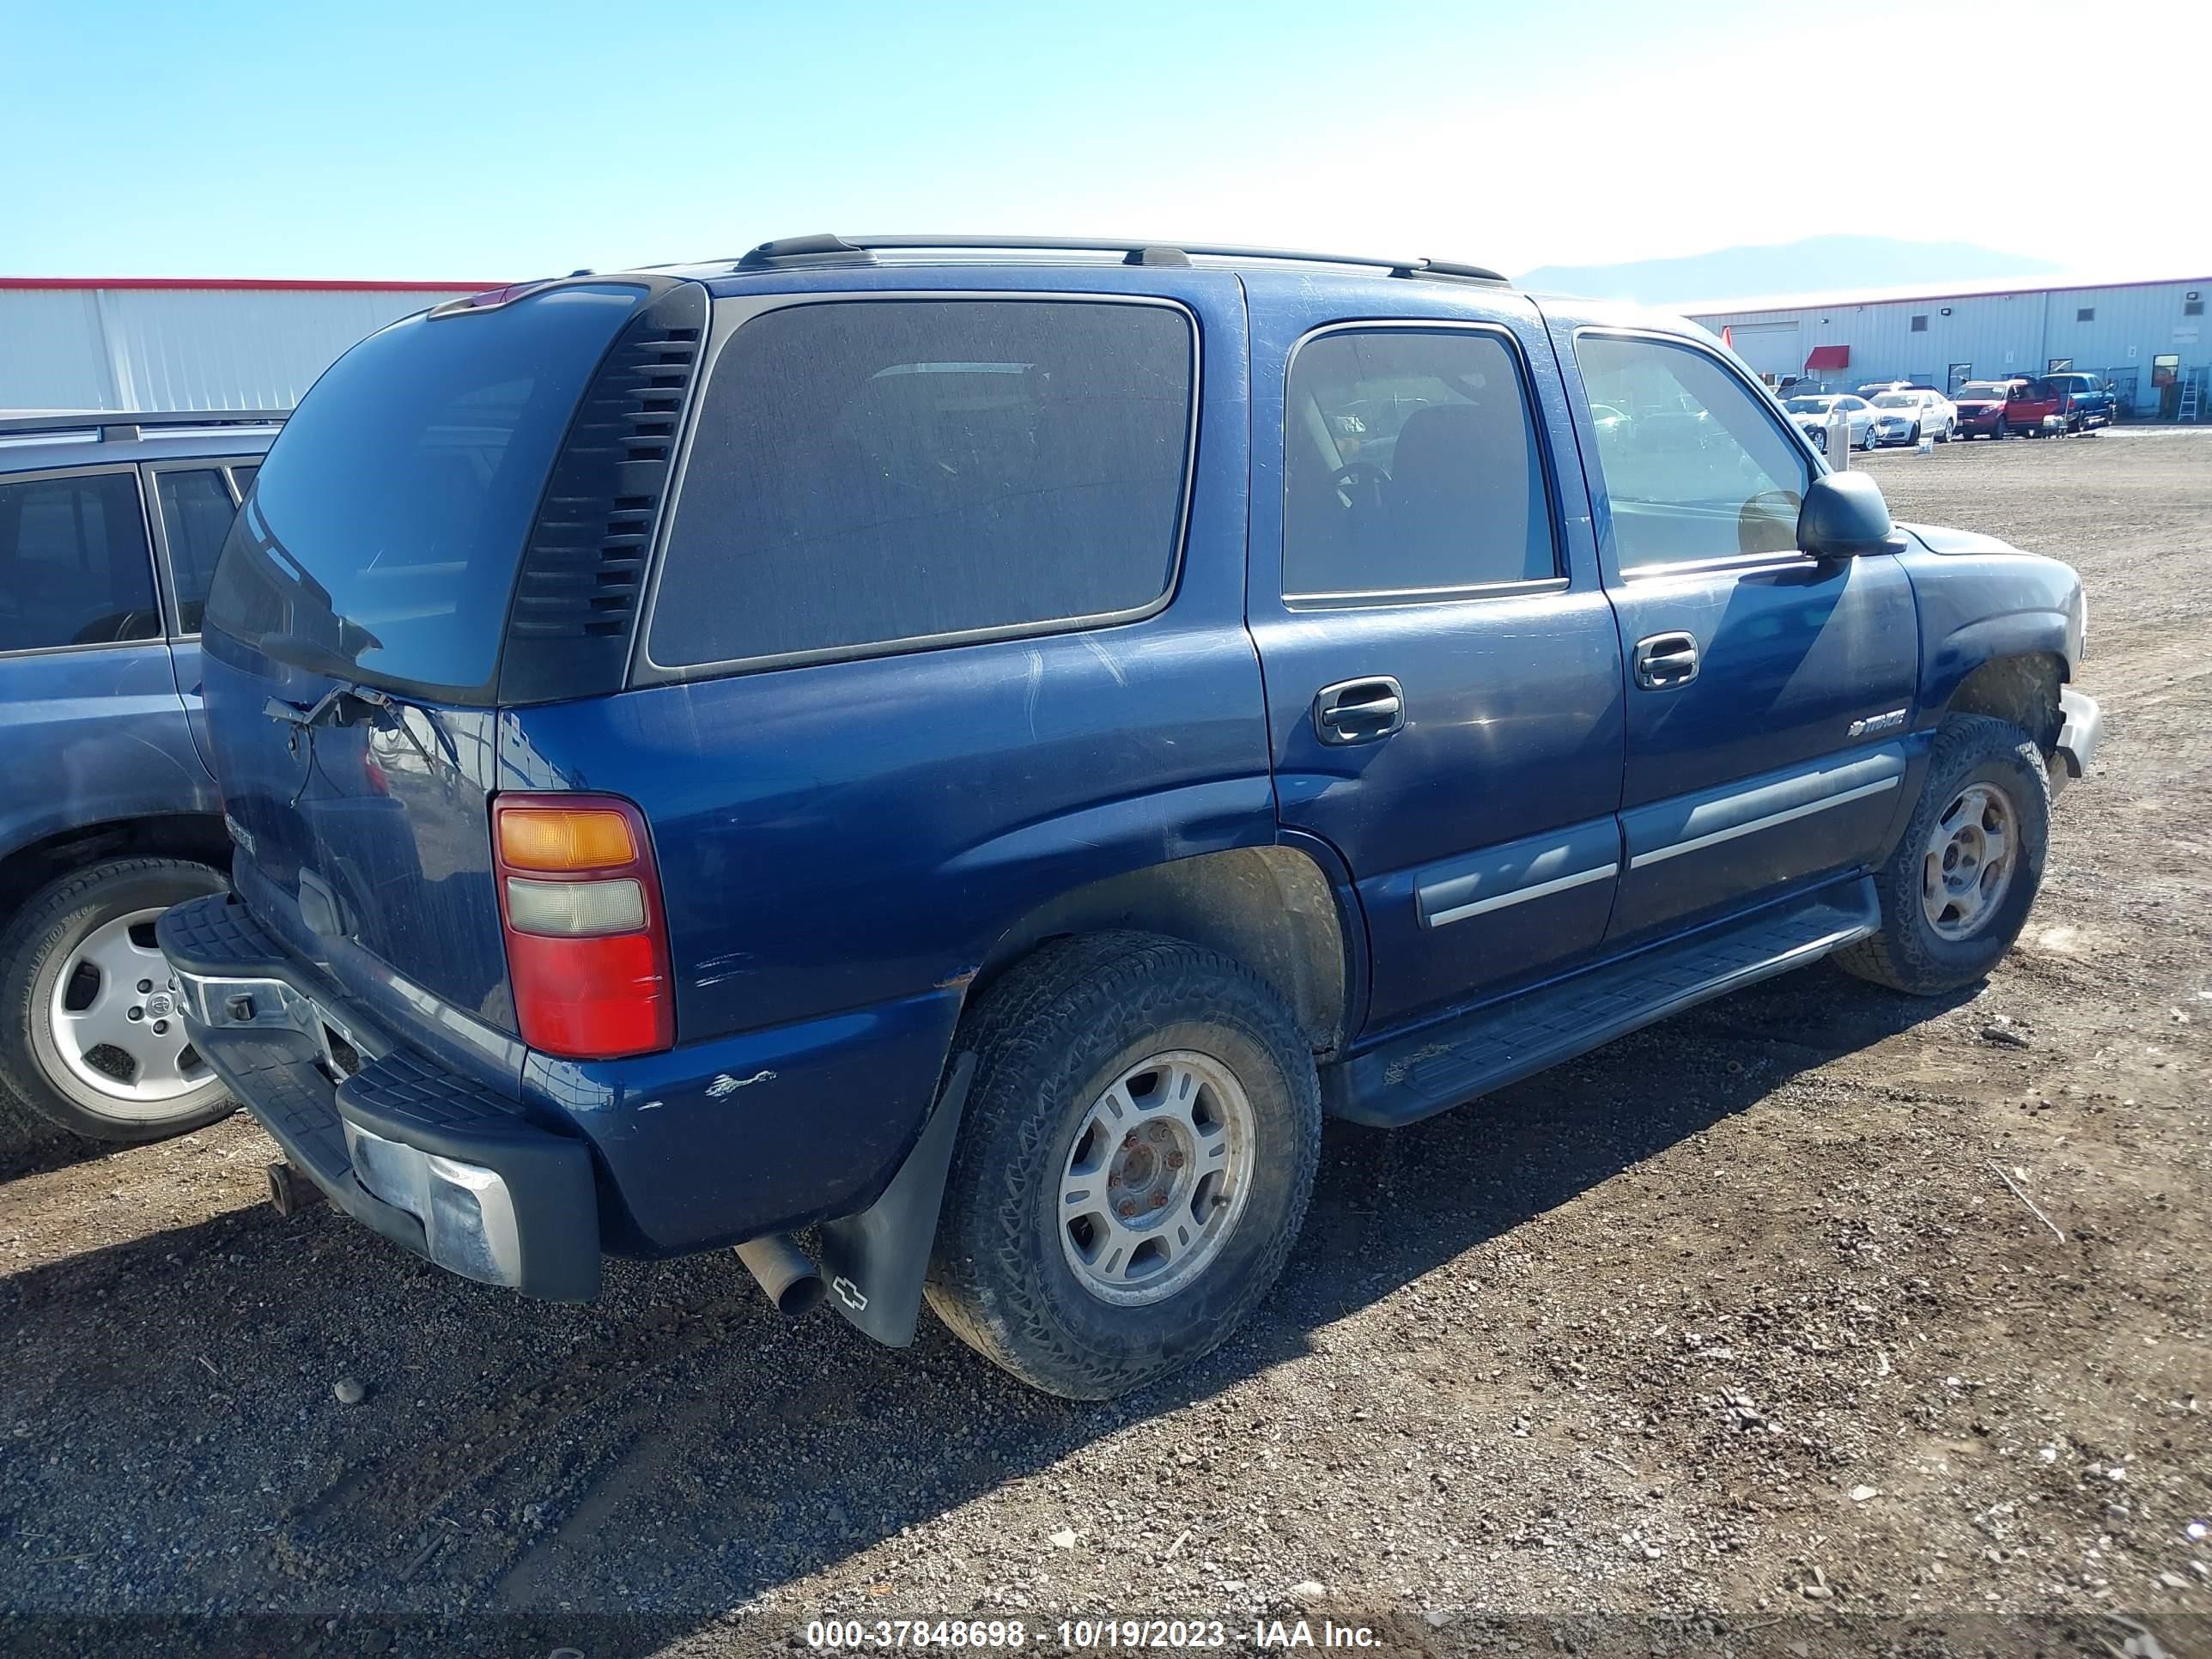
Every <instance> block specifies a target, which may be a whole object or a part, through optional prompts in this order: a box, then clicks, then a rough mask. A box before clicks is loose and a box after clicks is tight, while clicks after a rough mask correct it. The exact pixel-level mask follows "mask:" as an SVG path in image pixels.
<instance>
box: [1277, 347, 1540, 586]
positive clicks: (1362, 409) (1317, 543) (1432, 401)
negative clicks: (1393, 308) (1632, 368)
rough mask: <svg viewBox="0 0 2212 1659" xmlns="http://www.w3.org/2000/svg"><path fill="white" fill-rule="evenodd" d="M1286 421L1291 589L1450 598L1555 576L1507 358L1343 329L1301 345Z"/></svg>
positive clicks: (1503, 353)
mask: <svg viewBox="0 0 2212 1659" xmlns="http://www.w3.org/2000/svg"><path fill="white" fill-rule="evenodd" d="M1287 390H1288V397H1287V401H1286V404H1285V420H1284V443H1285V450H1286V453H1285V468H1284V502H1283V591H1284V592H1285V594H1287V595H1292V596H1303V597H1310V598H1319V597H1323V596H1328V595H1345V596H1353V595H1362V594H1389V593H1399V594H1404V593H1422V592H1452V591H1453V590H1455V589H1460V588H1468V587H1480V586H1486V585H1490V584H1494V583H1498V582H1519V581H1532V580H1541V579H1543V578H1545V577H1547V576H1553V575H1556V574H1559V556H1558V553H1557V550H1556V549H1555V546H1554V544H1553V533H1552V513H1551V498H1550V495H1549V494H1548V492H1547V490H1546V489H1545V485H1544V460H1543V452H1542V450H1541V449H1540V448H1539V447H1538V446H1537V442H1536V434H1535V428H1534V425H1533V424H1532V423H1531V422H1530V420H1529V416H1528V398H1527V396H1526V395H1525V393H1524V392H1523V390H1522V381H1521V370H1520V366H1519V364H1518V362H1516V359H1515V356H1514V353H1513V350H1512V348H1511V347H1510V346H1509V345H1507V344H1506V343H1505V342H1504V340H1502V339H1500V338H1499V337H1498V336H1496V335H1494V334H1490V333H1486V332H1479V331H1470V330H1451V331H1445V330H1438V331H1433V332H1431V331H1423V330H1418V329H1397V328H1392V329H1373V330H1365V329H1362V330H1346V331H1339V332H1335V333H1331V334H1324V335H1322V336H1321V337H1319V338H1316V339H1313V340H1309V341H1307V342H1306V343H1304V345H1302V346H1300V347H1299V348H1298V352H1297V356H1296V357H1294V358H1293V359H1292V360H1291V377H1290V384H1289V386H1288V389H1287Z"/></svg>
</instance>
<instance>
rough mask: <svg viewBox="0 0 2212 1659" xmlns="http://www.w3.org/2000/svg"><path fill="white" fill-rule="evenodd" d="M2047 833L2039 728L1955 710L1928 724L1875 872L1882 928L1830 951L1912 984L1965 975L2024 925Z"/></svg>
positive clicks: (1876, 977) (1862, 973) (1953, 983)
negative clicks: (1912, 792)
mask: <svg viewBox="0 0 2212 1659" xmlns="http://www.w3.org/2000/svg"><path fill="white" fill-rule="evenodd" d="M2050 835H2051V781H2050V775H2049V773H2048V771H2047V770H2046V769H2045V763H2044V759H2043V756H2042V753H2041V751H2040V750H2038V749H2037V748H2036V746H2035V740H2034V739H2033V738H2031V737H2029V736H2028V735H2027V732H2023V731H2021V729H2020V727H2018V726H2015V725H2013V724H2012V723H2011V722H2010V721H2009V720H1995V719H1992V718H1990V716H1988V715H1985V714H1954V715H1953V716H1952V717H1951V718H1950V719H1949V720H1946V721H1944V723H1943V726H1942V730H1940V731H1939V732H1937V733H1936V746H1935V750H1934V752H1933V753H1932V754H1931V755H1930V756H1929V761H1928V777H1927V781H1926V782H1925V783H1924V784H1923V785H1922V787H1921V792H1920V804H1919V805H1918V806H1917V807H1916V808H1915V809H1914V811H1913V814H1912V818H1911V823H1908V824H1907V825H1906V826H1905V834H1904V836H1903V837H1902V838H1901V839H1900V840H1899V842H1898V844H1897V850H1896V851H1895V852H1893V854H1890V857H1889V860H1888V862H1887V863H1886V864H1885V865H1883V866H1882V867H1881V869H1880V870H1879V871H1877V872H1875V890H1876V891H1877V892H1878V893H1879V895H1880V896H1881V932H1880V933H1876V934H1875V935H1874V936H1873V937H1872V938H1871V939H1863V940H1861V941H1860V942H1859V943H1858V944H1857V945H1850V946H1849V947H1848V948H1846V949H1845V950H1844V951H1842V952H1840V953H1839V954H1838V957H1837V960H1838V962H1840V963H1842V965H1843V966H1844V968H1846V969H1849V970H1850V972H1852V973H1854V974H1857V975H1858V976H1859V977H1860V978H1862V979H1870V980H1873V981H1875V983H1877V984H1881V985H1887V986H1889V987H1892V988H1893V989H1895V990H1899V991H1909V992H1911V993H1912V994H1915V995H1917V996H1935V995H1938V994H1942V992H1945V991H1952V990H1956V989H1957V988H1958V987H1960V986H1962V985H1971V984H1972V983H1973V982H1974V981H1976V980H1978V979H1980V978H1981V977H1982V976H1983V975H1985V974H1987V973H1988V972H1989V971H1990V969H1992V968H1994V967H1995V966H1996V963H1997V961H1998V959H1999V958H2000V957H2002V956H2003V955H2004V953H2005V952H2006V951H2008V950H2010V949H2011V948H2012V942H2013V940H2014V939H2016V938H2017V937H2019V934H2020V930H2021V927H2023V926H2025V925H2026V923H2027V913H2028V909H2029V907H2030V906H2032V905H2033V903H2034V902H2035V895H2036V891H2037V890H2038V889H2039V887H2040V886H2041V885H2042V884H2043V866H2044V858H2045V851H2046V849H2047V847H2048V844H2049V840H2050Z"/></svg>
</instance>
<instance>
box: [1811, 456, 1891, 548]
mask: <svg viewBox="0 0 2212 1659" xmlns="http://www.w3.org/2000/svg"><path fill="white" fill-rule="evenodd" d="M1893 534H1894V532H1893V527H1892V526H1891V524H1890V521H1889V503H1888V502H1887V501H1884V500H1882V498H1881V485H1880V484H1878V483H1875V481H1874V480H1873V479H1872V478H1869V477H1867V475H1866V474H1865V473H1863V472H1824V473H1822V474H1821V475H1820V477H1816V478H1814V480H1813V483H1812V487H1811V488H1810V489H1807V490H1806V492H1805V504H1804V505H1803V506H1802V507H1800V508H1799V509H1798V511H1797V550H1798V551H1799V552H1801V553H1803V554H1805V555H1807V556H1809V557H1812V558H1815V559H1857V558H1862V557H1863V556H1866V555H1868V554H1872V553H1887V552H1889V551H1890V550H1891V549H1892V546H1893V541H1892V538H1893Z"/></svg>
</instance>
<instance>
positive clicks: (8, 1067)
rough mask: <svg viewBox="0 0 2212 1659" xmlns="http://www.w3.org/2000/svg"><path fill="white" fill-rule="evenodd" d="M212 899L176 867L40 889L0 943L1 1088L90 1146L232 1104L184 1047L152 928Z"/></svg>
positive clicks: (97, 869)
mask: <svg viewBox="0 0 2212 1659" xmlns="http://www.w3.org/2000/svg"><path fill="white" fill-rule="evenodd" d="M222 889H223V879H222V876H221V875H219V874H218V873H216V872H215V871H214V870H212V869H210V868H209V867H208V866H206V865H204V864H194V863H189V862H186V861H185V860H181V859H158V858H129V859H112V860H107V861H106V862H105V863H100V864H94V865H91V866H88V867H87V868H85V869H82V870H78V871H76V872H72V873H71V874H70V875H67V876H64V877H63V878H61V879H60V880H58V881H57V882H54V883H52V884H51V885H49V886H47V887H46V888H45V889H43V890H40V892H38V893H37V894H35V895H33V897H32V898H31V900H30V902H28V903H27V904H26V905H25V906H24V907H23V908H22V910H21V913H20V914H19V915H17V916H16V918H15V921H14V923H13V925H12V926H10V927H9V928H8V930H7V932H6V933H5V935H4V936H0V1018H4V1024H0V1085H4V1087H5V1089H6V1091H8V1092H10V1093H13V1094H14V1095H15V1097H17V1098H19V1099H20V1100H21V1101H22V1103H24V1104H25V1105H27V1106H28V1107H29V1108H30V1109H31V1110H33V1112H35V1113H37V1114H38V1115H40V1117H42V1118H45V1119H46V1121H49V1122H51V1123H54V1124H58V1125H59V1126H60V1127H63V1128H64V1129H67V1130H70V1131H71V1132H72V1133H76V1134H80V1135H84V1136H87V1137H88V1138H89V1139H94V1140H111V1141H126V1142H127V1141H145V1140H160V1139H163V1138H164V1137H166V1136H168V1135H176V1134H182V1133H185V1131H186V1130H189V1129H197V1128H198V1127H201V1126H202V1125H203V1124H206V1123H211V1122H213V1121H215V1120H216V1119H217V1118H219V1117H224V1116H228V1115H229V1114H230V1113H231V1112H232V1111H233V1110H234V1109H235V1108H234V1103H232V1101H231V1100H230V1099H229V1097H228V1095H227V1093H226V1092H225V1091H224V1088H223V1085H222V1079H219V1078H217V1077H216V1074H215V1073H214V1070H213V1069H212V1068H211V1067H210V1066H209V1065H208V1063H207V1061H206V1060H204V1059H202V1058H201V1056H200V1055H199V1054H198V1052H197V1050H195V1049H194V1048H192V1047H191V1044H190V1043H189V1042H187V1041H186V1040H185V1029H184V1022H183V1020H182V1019H181V1018H179V1013H178V1006H177V994H176V987H175V986H174V985H173V984H172V983H171V981H170V978H169V969H168V964H167V963H165V962H164V961H163V960H162V959H161V950H160V948H159V947H158V946H156V945H155V943H154V922H155V919H156V918H157V917H159V916H160V915H161V912H162V911H164V910H166V909H167V908H169V907H170V906H171V905H173V904H177V903H179V902H182V901H184V900H185V899H190V898H197V897H199V896H201V895H203V894H205V893H219V892H221V891H222Z"/></svg>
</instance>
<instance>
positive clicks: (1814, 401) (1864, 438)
mask: <svg viewBox="0 0 2212 1659" xmlns="http://www.w3.org/2000/svg"><path fill="white" fill-rule="evenodd" d="M1782 406H1783V408H1784V409H1785V410H1788V411H1789V413H1790V419H1791V420H1793V421H1795V422H1796V423H1797V426H1798V428H1799V429H1800V430H1802V432H1803V433H1804V435H1806V436H1807V437H1808V438H1810V439H1811V440H1812V441H1813V443H1814V447H1816V448H1826V446H1827V442H1828V411H1829V410H1831V409H1838V408H1840V409H1841V410H1843V411H1844V415H1845V416H1846V417H1847V418H1848V419H1849V420H1850V424H1851V447H1852V448H1853V449H1872V448H1873V447H1874V405H1873V404H1869V402H1867V400H1866V399H1865V398H1860V397H1855V396H1853V395H1852V394H1851V393H1850V392H1807V393H1804V394H1803V395H1802V396H1799V397H1796V398H1790V399H1789V400H1788V401H1787V402H1785V403H1784V404H1783V405H1782Z"/></svg>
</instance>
